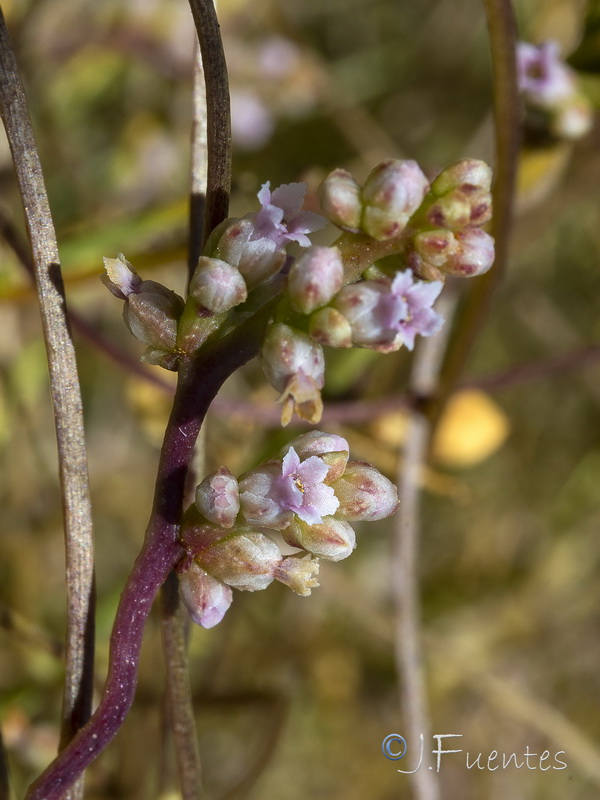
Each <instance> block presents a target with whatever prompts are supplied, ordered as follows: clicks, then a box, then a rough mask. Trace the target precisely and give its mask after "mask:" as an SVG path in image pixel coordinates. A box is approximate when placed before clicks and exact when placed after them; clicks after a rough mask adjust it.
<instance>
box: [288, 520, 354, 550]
mask: <svg viewBox="0 0 600 800" xmlns="http://www.w3.org/2000/svg"><path fill="white" fill-rule="evenodd" d="M283 538H284V539H285V541H286V542H287V543H288V544H289V545H291V546H292V547H300V548H302V549H303V550H307V551H308V552H309V553H314V555H316V556H320V557H321V558H325V559H327V560H328V561H341V560H342V559H344V558H348V556H349V555H351V554H352V551H353V550H354V548H355V547H356V534H355V533H354V528H352V526H351V525H350V524H349V523H348V522H346V521H344V520H341V519H336V518H335V517H324V519H323V522H321V523H317V524H316V525H308V524H307V523H306V522H302V520H300V519H297V520H294V522H292V524H291V525H290V526H289V528H286V529H285V530H284V531H283Z"/></svg>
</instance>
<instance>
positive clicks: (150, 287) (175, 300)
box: [102, 253, 184, 368]
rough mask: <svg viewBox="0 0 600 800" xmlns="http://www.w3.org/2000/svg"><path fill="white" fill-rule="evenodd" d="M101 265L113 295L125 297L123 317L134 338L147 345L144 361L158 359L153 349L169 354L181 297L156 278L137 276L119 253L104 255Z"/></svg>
mask: <svg viewBox="0 0 600 800" xmlns="http://www.w3.org/2000/svg"><path fill="white" fill-rule="evenodd" d="M104 265H105V267H106V275H104V276H103V277H102V282H103V283H104V284H105V286H106V287H107V288H108V289H109V290H110V292H112V294H114V295H115V297H118V298H119V299H120V300H124V301H125V304H124V307H123V319H124V320H125V324H126V325H127V327H128V328H129V330H130V332H131V333H132V334H133V335H134V336H135V337H136V339H139V340H140V341H141V342H143V344H146V345H148V348H149V351H150V352H149V351H146V354H145V355H147V356H148V358H147V360H148V363H159V361H157V359H156V358H154V356H153V351H155V350H156V351H158V353H163V354H165V353H168V354H169V355H172V353H171V351H173V350H174V349H175V346H176V339H177V322H178V320H179V317H180V316H181V313H182V311H183V307H184V302H183V298H181V297H179V295H178V294H175V292H173V291H171V289H167V287H166V286H163V285H162V284H160V283H157V282H156V281H143V280H141V278H140V276H139V275H138V274H137V273H136V271H135V270H134V269H133V267H132V266H131V264H130V263H129V261H127V259H126V258H125V256H124V255H123V254H122V253H119V255H118V257H117V258H105V259H104ZM169 368H170V367H169Z"/></svg>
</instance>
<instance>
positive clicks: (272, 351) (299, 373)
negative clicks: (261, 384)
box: [260, 323, 325, 425]
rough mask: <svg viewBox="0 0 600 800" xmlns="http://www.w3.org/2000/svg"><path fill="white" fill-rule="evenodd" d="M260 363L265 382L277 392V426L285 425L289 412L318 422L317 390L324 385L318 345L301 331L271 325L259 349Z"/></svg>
mask: <svg viewBox="0 0 600 800" xmlns="http://www.w3.org/2000/svg"><path fill="white" fill-rule="evenodd" d="M260 358H261V364H262V367H263V370H264V372H265V375H266V376H267V380H268V381H269V383H270V384H271V386H273V387H274V388H275V389H277V390H278V391H279V392H281V394H280V396H279V401H280V402H282V403H283V410H282V412H281V423H282V425H287V424H288V423H289V422H290V420H291V418H292V415H293V413H294V412H295V413H296V414H298V416H299V417H301V418H302V419H306V420H308V421H309V422H312V423H313V424H314V423H316V422H318V421H319V420H320V419H321V414H322V413H323V402H322V400H321V389H322V388H323V384H324V383H325V359H324V357H323V349H322V347H321V345H320V344H318V343H317V342H314V341H313V340H312V339H311V338H310V337H309V336H307V335H306V334H305V333H302V332H301V331H297V330H295V329H294V328H291V327H290V326H289V325H284V324H283V323H276V324H275V325H272V326H271V328H270V329H269V332H268V333H267V335H266V337H265V341H264V342H263V346H262V350H261V356H260Z"/></svg>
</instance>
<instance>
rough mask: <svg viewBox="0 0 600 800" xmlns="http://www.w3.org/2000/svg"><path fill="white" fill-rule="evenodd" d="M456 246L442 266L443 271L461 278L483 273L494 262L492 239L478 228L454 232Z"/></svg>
mask: <svg viewBox="0 0 600 800" xmlns="http://www.w3.org/2000/svg"><path fill="white" fill-rule="evenodd" d="M456 242H457V248H456V250H455V251H454V252H453V253H452V255H451V256H450V257H449V259H448V260H447V261H446V263H445V264H444V266H443V269H444V270H445V272H448V273H450V274H451V275H458V276H460V277H463V278H472V277H474V276H476V275H483V273H484V272H487V271H488V270H489V269H490V267H491V266H492V264H493V263H494V255H495V253H494V240H493V238H492V237H491V236H490V235H489V234H488V233H486V232H485V231H482V230H479V228H468V229H467V230H465V231H458V232H457V233H456Z"/></svg>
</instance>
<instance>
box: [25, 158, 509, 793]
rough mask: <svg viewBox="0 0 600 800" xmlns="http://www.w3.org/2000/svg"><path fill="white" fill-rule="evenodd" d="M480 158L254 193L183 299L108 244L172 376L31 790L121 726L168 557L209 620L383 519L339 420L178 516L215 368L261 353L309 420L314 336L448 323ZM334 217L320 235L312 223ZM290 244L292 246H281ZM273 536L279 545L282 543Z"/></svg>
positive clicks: (55, 785)
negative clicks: (94, 629)
mask: <svg viewBox="0 0 600 800" xmlns="http://www.w3.org/2000/svg"><path fill="white" fill-rule="evenodd" d="M490 182H491V171H490V169H489V167H487V166H486V165H485V164H484V163H482V162H481V161H476V160H463V161H460V162H458V163H456V164H454V165H452V166H450V167H448V168H447V169H445V170H444V171H443V172H442V173H440V175H438V176H437V178H435V180H434V181H433V182H431V183H430V182H429V181H428V180H427V179H426V177H425V175H424V174H423V172H422V171H421V169H420V168H419V166H418V165H417V164H416V163H415V162H414V161H396V160H388V161H384V162H382V163H381V164H379V165H378V166H377V167H375V169H374V170H373V171H372V172H371V174H370V175H369V176H368V178H367V180H366V182H365V184H364V186H362V187H361V186H360V185H359V184H358V183H357V182H356V181H355V180H354V178H353V177H352V176H351V175H350V174H349V173H348V172H346V171H344V170H335V171H334V172H332V173H331V174H330V175H329V176H328V177H327V178H326V179H325V181H324V182H323V184H322V186H321V187H320V190H319V196H320V202H321V208H322V211H323V213H324V215H325V216H320V215H318V214H314V213H311V212H308V211H303V210H302V205H303V201H304V196H305V192H306V187H305V186H304V184H297V183H296V184H289V185H284V186H281V187H279V188H278V189H275V190H274V191H271V190H270V186H269V184H268V183H267V184H265V185H264V186H263V187H262V189H261V191H260V192H259V194H258V199H259V201H260V205H261V207H260V209H259V210H258V211H252V212H250V213H248V214H246V216H245V217H243V218H241V219H227V220H225V221H224V222H222V223H221V224H220V225H218V226H217V228H216V229H215V230H214V231H213V232H212V234H211V235H210V237H209V238H208V240H207V243H206V245H205V248H204V252H203V254H202V256H201V257H200V258H199V261H198V265H197V268H196V271H195V273H194V275H193V276H192V279H191V282H190V291H189V296H188V298H187V300H186V301H184V300H183V298H181V297H179V296H178V295H176V294H175V293H174V292H172V291H171V290H170V289H167V288H166V287H164V286H161V285H160V284H158V283H155V282H154V281H145V280H142V279H141V278H140V276H139V275H137V273H136V272H135V270H134V268H133V267H132V266H131V265H130V264H129V263H128V261H127V260H126V258H125V257H124V256H123V255H119V256H118V257H117V258H107V259H105V266H106V275H105V276H104V282H105V284H106V285H107V286H108V288H109V289H110V291H111V292H112V293H113V294H114V295H116V296H117V297H118V298H120V299H121V300H123V301H124V319H125V323H126V325H127V327H128V328H129V330H130V331H131V333H132V334H133V335H134V336H136V337H137V338H138V339H139V340H140V341H141V342H143V343H144V344H145V345H146V350H145V351H144V354H143V356H142V358H143V360H145V361H146V362H148V363H152V364H158V365H161V366H163V367H165V368H166V369H170V370H178V372H179V383H178V388H177V392H176V395H175V400H174V405H173V410H172V413H171V417H170V420H169V423H168V426H167V432H166V435H165V441H164V444H163V449H162V453H161V460H160V464H159V478H158V481H157V488H156V494H155V504H154V508H153V510H152V516H151V519H150V523H149V526H148V530H147V533H146V539H145V543H144V546H143V548H142V551H141V553H140V555H139V556H138V559H137V561H136V563H135V565H134V568H133V571H132V573H131V576H130V578H129V580H128V582H127V584H126V587H125V590H124V592H123V595H122V598H121V603H120V605H119V609H118V611H117V617H116V621H115V625H114V629H113V634H112V639H111V656H110V664H109V673H108V678H107V683H106V687H105V691H104V694H103V696H102V699H101V701H100V704H99V706H98V708H97V710H96V712H95V714H94V715H93V717H92V719H91V720H90V721H89V722H88V724H87V725H86V726H85V727H84V728H82V729H81V730H80V731H79V732H78V733H77V734H76V736H75V737H74V738H73V740H72V741H71V742H70V743H69V744H68V745H67V746H66V747H65V749H64V750H63V751H62V752H61V753H60V754H59V756H58V757H57V759H56V760H55V761H54V762H53V763H52V764H51V765H50V766H49V767H48V769H47V770H46V772H45V773H43V775H42V776H40V778H38V780H37V781H36V782H35V783H34V784H33V786H32V787H31V789H30V792H29V794H28V798H30V800H59V799H60V798H61V797H62V796H63V794H64V793H65V792H66V791H67V790H68V787H69V786H70V785H71V784H72V783H73V782H74V781H75V780H76V779H77V777H78V776H79V775H80V774H81V772H82V771H83V770H84V769H85V768H86V767H87V765H88V764H89V763H90V762H91V761H92V760H93V759H94V758H95V757H96V755H97V754H98V753H99V752H100V751H101V750H102V749H103V747H104V746H106V744H107V743H108V742H109V741H110V739H111V738H112V737H113V736H114V734H115V733H116V731H117V730H118V728H119V726H120V724H121V722H122V721H123V719H124V718H125V716H126V714H127V711H128V709H129V707H130V705H131V702H132V700H133V695H134V690H135V684H136V679H137V668H138V659H139V652H140V645H141V638H142V632H143V627H144V623H145V620H146V619H147V616H148V613H149V611H150V606H151V604H152V601H153V599H154V597H155V595H156V593H157V591H158V590H159V589H160V587H161V585H162V584H163V583H164V581H165V580H166V577H167V575H168V574H169V572H170V571H171V570H172V569H173V568H175V569H176V571H177V574H178V576H179V579H180V588H181V596H182V598H183V600H184V603H185V605H186V606H187V608H188V610H189V611H190V613H191V616H192V617H193V619H194V620H195V621H196V622H198V623H199V624H200V625H202V626H204V627H207V628H210V627H212V626H214V625H216V624H218V623H219V622H220V620H221V619H222V617H223V615H224V614H225V613H226V611H227V609H228V607H229V605H230V603H231V601H232V589H238V590H242V591H257V590H261V589H265V588H266V587H267V586H268V585H269V584H270V583H271V582H272V581H273V580H277V581H280V582H282V583H284V584H286V585H287V586H288V587H289V588H290V589H292V590H293V591H295V592H296V593H297V594H300V595H303V596H306V595H309V594H310V593H311V590H312V589H313V588H314V587H316V586H317V585H318V583H317V574H318V566H319V559H321V558H325V559H329V560H332V561H337V560H340V559H342V558H345V557H347V556H348V555H350V553H351V552H352V550H353V549H354V547H355V534H354V530H353V529H352V526H351V524H350V523H351V522H353V521H359V520H365V521H368V520H374V519H381V518H383V517H386V516H388V515H390V514H391V513H393V511H394V510H395V508H396V506H397V495H396V490H395V487H394V486H393V485H392V484H391V483H390V482H389V481H388V480H387V479H386V478H385V477H384V476H382V475H380V474H379V473H378V472H377V470H376V469H375V468H374V467H372V466H370V465H368V464H365V463H362V462H356V461H352V460H349V453H348V444H347V442H346V440H345V439H343V438H342V437H340V436H336V435H331V434H327V433H322V432H319V431H313V432H311V433H307V434H303V435H302V436H300V437H298V438H296V439H295V440H293V441H292V442H290V443H289V444H288V445H287V446H286V447H285V448H284V449H283V450H282V451H281V452H280V453H278V454H277V455H276V456H275V457H274V458H272V459H270V460H268V461H266V462H264V463H262V464H260V465H259V466H257V467H256V468H255V469H253V470H251V471H250V472H247V473H246V474H245V475H242V476H240V478H239V479H236V478H235V477H234V476H233V475H232V474H231V473H230V472H229V471H228V470H227V469H226V468H225V467H221V468H220V469H219V470H217V471H216V472H215V473H213V474H212V475H209V476H207V477H206V478H205V479H204V480H203V481H202V483H201V484H200V485H199V486H198V487H197V490H196V499H195V503H194V505H193V506H192V507H191V508H189V509H188V510H187V511H186V512H185V514H184V515H183V518H182V508H181V505H182V497H183V488H184V482H185V475H186V471H187V467H188V465H189V462H190V459H191V456H192V452H193V447H194V442H195V440H196V437H197V434H198V431H199V429H200V426H201V424H202V420H203V419H204V415H205V413H206V411H207V409H208V407H209V405H210V403H211V401H212V400H213V399H214V397H215V395H216V393H217V392H218V390H219V388H220V386H221V385H222V383H223V381H224V380H225V379H226V378H227V377H228V376H229V375H230V374H232V372H234V371H235V370H236V369H237V368H238V367H239V366H241V365H242V364H243V363H245V362H246V361H247V360H248V359H249V358H251V357H252V356H254V355H256V354H257V353H258V354H259V356H260V360H261V363H262V366H263V369H264V372H265V375H266V377H267V379H268V381H269V382H270V383H271V384H272V385H273V386H274V387H275V388H276V389H277V390H278V391H279V392H280V398H279V399H280V402H281V404H282V424H284V425H285V424H287V423H288V422H289V421H290V419H291V418H292V416H293V414H297V415H298V416H299V417H301V418H303V419H305V420H307V421H309V422H310V423H313V424H316V423H318V422H319V420H320V418H321V413H322V407H323V404H322V400H321V389H322V388H323V385H324V381H325V374H324V357H323V347H325V346H327V347H353V346H356V347H365V348H369V349H373V350H376V351H380V352H383V353H386V352H391V351H395V350H398V349H399V348H401V347H407V348H408V349H412V348H413V346H414V341H415V337H416V336H417V335H421V336H432V335H434V334H435V333H436V332H437V331H438V330H439V328H440V327H441V325H442V324H443V319H442V317H441V316H440V315H439V314H438V312H437V311H436V310H435V309H434V308H433V304H434V301H435V300H436V298H437V297H438V295H439V293H440V292H441V290H442V287H443V282H444V278H445V275H446V274H451V275H459V276H463V277H472V276H475V275H480V274H482V273H484V272H485V271H487V270H488V269H489V268H490V267H491V265H492V262H493V257H494V247H493V240H492V238H491V237H490V236H489V235H488V234H487V233H485V232H484V231H483V230H482V228H481V226H483V225H484V224H485V223H486V222H487V221H488V220H489V219H490V217H491V199H490ZM328 222H332V223H333V224H335V225H336V226H338V227H339V228H341V229H342V233H341V235H340V237H339V238H338V240H337V242H336V244H335V245H334V246H332V247H317V246H314V245H313V244H312V242H311V239H310V234H311V233H313V232H315V231H317V230H319V229H320V228H322V227H324V226H325V225H327V224H328ZM292 242H294V243H295V245H296V246H299V247H300V253H299V255H297V256H296V257H295V258H293V257H292V256H290V255H289V254H288V252H287V247H288V245H289V244H290V243H292ZM279 537H281V538H282V539H283V540H284V541H285V543H286V544H287V545H288V547H291V548H293V553H292V554H291V555H282V552H281V550H280V547H279V545H278V544H277V539H278V538H279Z"/></svg>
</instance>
